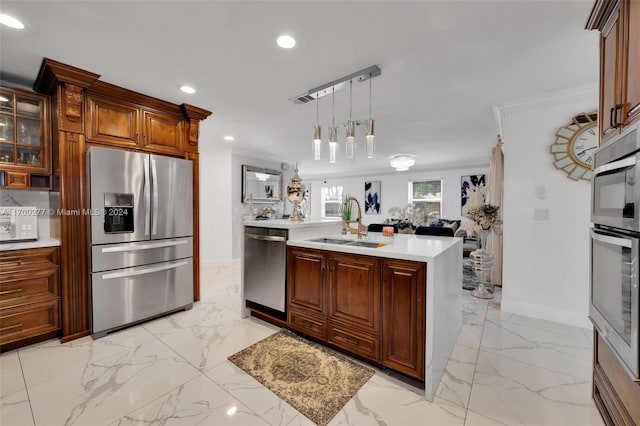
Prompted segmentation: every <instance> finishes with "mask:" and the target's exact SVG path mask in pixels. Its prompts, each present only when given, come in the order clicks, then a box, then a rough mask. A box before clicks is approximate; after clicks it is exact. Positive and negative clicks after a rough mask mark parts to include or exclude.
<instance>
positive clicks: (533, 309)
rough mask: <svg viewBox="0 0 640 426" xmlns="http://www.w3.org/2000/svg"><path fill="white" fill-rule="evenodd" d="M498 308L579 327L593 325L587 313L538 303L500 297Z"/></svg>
mask: <svg viewBox="0 0 640 426" xmlns="http://www.w3.org/2000/svg"><path fill="white" fill-rule="evenodd" d="M500 309H501V310H502V311H504V312H509V313H512V314H518V315H524V316H527V317H533V318H539V319H543V320H547V321H553V322H559V323H561V324H568V325H573V326H576V327H581V328H588V329H591V328H592V327H593V325H592V324H591V321H589V318H588V315H587V314H579V313H576V312H570V311H562V310H560V309H553V308H547V307H544V306H539V305H530V304H528V303H522V302H516V301H514V300H509V299H504V298H503V299H502V302H500Z"/></svg>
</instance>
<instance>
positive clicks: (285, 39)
mask: <svg viewBox="0 0 640 426" xmlns="http://www.w3.org/2000/svg"><path fill="white" fill-rule="evenodd" d="M276 43H278V46H280V47H282V48H283V49H291V48H292V47H293V46H295V45H296V39H295V38H293V37H291V36H290V35H286V34H283V35H281V36H279V37H278V39H277V40H276Z"/></svg>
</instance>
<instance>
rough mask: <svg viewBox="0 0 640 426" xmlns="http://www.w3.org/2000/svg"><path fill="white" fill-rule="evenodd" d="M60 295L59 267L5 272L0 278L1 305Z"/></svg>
mask: <svg viewBox="0 0 640 426" xmlns="http://www.w3.org/2000/svg"><path fill="white" fill-rule="evenodd" d="M56 297H58V268H56V267H53V268H48V269H38V270H36V271H24V272H15V273H13V274H10V275H8V274H4V276H2V277H1V279H0V306H6V305H9V304H11V305H16V304H24V303H28V302H35V301H38V300H44V299H53V298H56Z"/></svg>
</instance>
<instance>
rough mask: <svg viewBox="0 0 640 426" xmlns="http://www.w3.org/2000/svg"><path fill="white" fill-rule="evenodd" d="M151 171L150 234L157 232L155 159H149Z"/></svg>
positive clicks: (156, 173)
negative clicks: (151, 206)
mask: <svg viewBox="0 0 640 426" xmlns="http://www.w3.org/2000/svg"><path fill="white" fill-rule="evenodd" d="M151 173H152V177H153V213H152V214H151V235H156V234H157V233H158V171H157V169H156V160H155V159H154V158H152V159H151Z"/></svg>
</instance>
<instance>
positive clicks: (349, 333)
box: [328, 324, 380, 361]
mask: <svg viewBox="0 0 640 426" xmlns="http://www.w3.org/2000/svg"><path fill="white" fill-rule="evenodd" d="M328 341H329V342H330V343H332V344H334V345H336V346H339V347H341V348H343V349H345V350H347V351H349V352H353V353H354V354H358V355H362V356H364V357H366V358H369V359H372V360H375V361H379V360H380V341H379V340H378V338H377V337H374V336H370V335H368V334H364V333H359V332H357V331H354V330H350V329H348V328H345V327H340V326H336V325H334V324H329V336H328Z"/></svg>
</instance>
